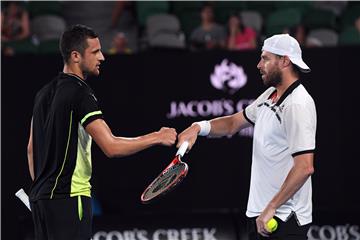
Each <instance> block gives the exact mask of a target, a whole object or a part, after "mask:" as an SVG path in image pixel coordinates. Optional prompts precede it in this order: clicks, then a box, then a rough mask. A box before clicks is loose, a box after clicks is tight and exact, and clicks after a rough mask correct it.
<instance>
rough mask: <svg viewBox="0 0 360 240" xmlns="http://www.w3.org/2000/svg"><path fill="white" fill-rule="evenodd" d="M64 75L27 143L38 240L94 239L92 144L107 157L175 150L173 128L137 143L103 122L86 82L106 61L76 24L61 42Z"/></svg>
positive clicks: (45, 91) (46, 95)
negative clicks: (159, 148) (167, 148)
mask: <svg viewBox="0 0 360 240" xmlns="http://www.w3.org/2000/svg"><path fill="white" fill-rule="evenodd" d="M60 51H61V54H62V57H63V60H64V69H63V72H61V73H59V74H58V75H57V76H56V77H55V78H54V79H53V80H52V81H51V82H49V83H48V84H47V85H45V86H44V87H43V88H42V89H41V90H40V91H39V92H38V93H37V95H36V97H35V102H34V109H33V117H32V122H31V129H30V137H29V143H28V163H29V170H30V175H31V178H32V179H33V184H32V186H31V190H30V203H31V210H32V214H33V221H34V226H35V239H37V240H43V239H51V240H70V239H74V240H75V239H76V240H83V239H84V240H85V239H91V237H92V230H91V228H92V208H91V202H90V198H91V185H90V178H91V171H92V167H91V142H92V139H94V140H95V142H96V143H97V145H98V146H99V147H100V148H101V150H102V151H103V152H104V153H105V154H106V155H107V156H108V157H122V156H127V155H131V154H134V153H136V152H139V151H141V150H144V149H146V148H149V147H151V146H154V145H159V144H160V145H165V146H171V145H173V144H174V143H175V141H176V131H175V129H173V128H165V127H163V128H161V129H160V130H159V131H157V132H153V133H150V134H147V135H144V136H140V137H136V138H124V137H115V136H114V135H113V134H112V132H111V130H110V128H109V127H108V125H107V124H106V122H105V121H104V119H103V114H102V112H101V109H100V108H99V106H98V104H97V100H96V97H95V96H94V93H93V91H92V90H91V88H90V87H89V86H88V85H87V84H86V77H87V76H89V75H95V76H97V75H99V73H100V64H101V62H102V61H104V56H103V54H102V52H101V46H100V41H99V38H98V35H97V34H96V33H95V32H94V31H93V30H92V29H90V28H89V27H86V26H83V25H75V26H73V27H71V28H70V29H68V30H66V31H65V32H64V33H63V34H62V36H61V40H60Z"/></svg>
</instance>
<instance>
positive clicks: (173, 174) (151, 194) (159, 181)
mask: <svg viewBox="0 0 360 240" xmlns="http://www.w3.org/2000/svg"><path fill="white" fill-rule="evenodd" d="M188 146H189V142H187V141H185V142H183V143H182V144H181V146H180V147H179V149H178V151H177V152H176V155H175V158H174V159H173V160H172V161H171V163H170V164H169V165H168V166H167V167H166V168H165V169H164V170H163V171H162V172H161V173H160V175H159V176H157V177H156V178H155V179H154V181H152V183H150V185H149V186H148V187H147V188H146V189H145V191H144V192H143V193H142V195H141V201H142V203H148V202H150V201H151V200H153V199H154V198H156V197H158V196H160V195H163V194H165V193H167V192H168V191H169V190H171V189H173V188H174V187H175V186H176V185H178V184H179V183H180V182H181V181H182V180H183V179H184V178H185V176H186V174H187V173H188V169H189V168H188V165H187V164H186V163H184V162H182V161H181V158H182V157H183V156H184V154H185V152H186V150H187V148H188Z"/></svg>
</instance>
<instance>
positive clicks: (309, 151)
mask: <svg viewBox="0 0 360 240" xmlns="http://www.w3.org/2000/svg"><path fill="white" fill-rule="evenodd" d="M314 152H315V149H311V150H305V151H300V152H296V153H293V154H291V156H293V157H296V156H299V155H302V154H306V153H314Z"/></svg>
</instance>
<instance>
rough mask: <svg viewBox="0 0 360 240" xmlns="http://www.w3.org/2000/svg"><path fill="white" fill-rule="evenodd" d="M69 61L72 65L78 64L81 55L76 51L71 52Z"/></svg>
mask: <svg viewBox="0 0 360 240" xmlns="http://www.w3.org/2000/svg"><path fill="white" fill-rule="evenodd" d="M70 59H71V61H72V62H74V63H79V62H80V60H81V54H80V53H79V52H78V51H72V52H71V54H70Z"/></svg>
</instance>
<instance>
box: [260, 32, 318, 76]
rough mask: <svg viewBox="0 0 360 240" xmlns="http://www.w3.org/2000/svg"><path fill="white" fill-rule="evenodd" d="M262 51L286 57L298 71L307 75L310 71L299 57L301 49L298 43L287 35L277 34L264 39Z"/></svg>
mask: <svg viewBox="0 0 360 240" xmlns="http://www.w3.org/2000/svg"><path fill="white" fill-rule="evenodd" d="M262 51H267V52H271V53H274V54H277V55H280V56H288V57H289V58H290V61H291V62H292V63H293V64H295V65H296V66H298V67H299V68H300V71H302V72H304V73H308V72H310V71H311V69H310V68H309V67H308V65H306V63H305V62H304V61H303V60H302V57H301V48H300V45H299V43H298V41H297V40H296V39H295V38H293V37H291V36H290V35H289V34H277V35H274V36H272V37H269V38H267V39H265V41H264V46H263V47H262Z"/></svg>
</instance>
